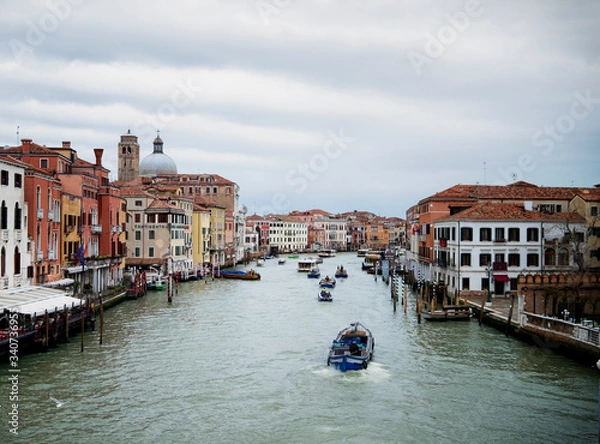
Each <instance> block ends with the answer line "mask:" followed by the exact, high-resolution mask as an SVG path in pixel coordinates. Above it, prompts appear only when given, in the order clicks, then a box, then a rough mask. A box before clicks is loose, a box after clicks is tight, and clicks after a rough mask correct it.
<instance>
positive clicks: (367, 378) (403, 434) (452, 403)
mask: <svg viewBox="0 0 600 444" xmlns="http://www.w3.org/2000/svg"><path fill="white" fill-rule="evenodd" d="M360 261H361V258H358V257H356V256H355V254H351V253H344V254H338V256H337V257H334V258H325V259H324V263H323V264H321V270H322V272H323V273H324V274H330V275H333V274H334V272H335V268H336V265H339V264H343V265H344V266H345V267H346V268H347V269H348V271H349V277H348V278H347V279H338V283H337V286H336V288H335V289H334V290H333V291H332V294H333V302H331V303H325V302H318V301H317V293H318V284H317V280H314V279H308V278H307V277H306V274H303V273H298V272H297V271H296V264H297V259H287V263H286V264H285V265H278V264H277V261H276V260H267V261H266V263H265V266H264V267H262V268H260V269H258V270H259V271H260V273H261V275H262V279H261V280H260V281H235V280H215V281H207V282H205V281H197V282H188V283H182V284H180V286H179V291H178V294H176V295H175V297H174V300H173V303H172V304H169V303H168V302H167V296H166V293H165V292H156V293H149V294H148V295H147V296H146V297H144V298H141V299H139V300H135V301H125V302H123V303H122V304H120V305H118V306H116V307H114V308H112V309H110V310H107V311H106V312H105V332H104V338H103V339H104V341H103V345H99V335H98V332H92V331H89V332H86V334H85V350H84V352H83V353H81V352H80V341H79V338H72V339H71V342H69V343H66V344H61V345H60V346H59V347H58V348H56V349H52V350H51V351H49V352H47V353H43V354H37V355H31V356H26V357H22V358H21V359H20V361H19V382H18V392H19V393H18V396H19V406H18V425H19V429H18V431H19V435H18V436H15V435H13V434H10V433H9V431H8V430H9V428H10V426H9V425H8V420H9V419H10V401H9V399H8V397H9V392H10V390H11V387H12V386H11V385H10V381H9V376H10V375H11V373H10V371H9V367H8V365H7V364H0V373H1V374H2V375H3V377H2V384H1V385H0V396H1V397H0V404H1V407H0V413H1V415H2V418H3V419H2V424H1V425H0V427H1V429H0V443H9V442H24V443H46V442H61V443H75V442H86V443H103V444H109V443H110V444H116V443H148V442H157V443H187V442H193V443H199V442H201V443H311V444H314V443H340V442H344V443H429V442H432V443H433V442H448V443H483V442H485V443H507V442H511V443H517V442H518V443H544V444H547V443H567V442H569V443H572V442H578V443H580V442H582V443H596V442H598V435H597V430H598V423H597V418H598V403H597V400H598V390H599V381H600V372H598V370H595V369H592V368H587V367H584V366H582V365H581V364H578V363H576V362H573V361H570V360H568V359H566V358H564V357H562V356H558V355H556V354H553V353H552V352H550V351H548V350H545V349H543V348H537V347H534V346H531V345H528V344H525V343H522V342H519V341H517V340H515V339H513V338H506V337H505V336H504V335H503V334H502V333H501V332H499V331H497V330H494V329H492V328H490V327H486V326H479V325H478V323H477V322H476V321H472V322H457V323H445V324H444V323H427V322H426V321H423V322H422V323H421V324H418V323H417V319H416V315H415V309H414V306H415V304H414V297H411V298H409V308H408V313H407V314H404V313H403V310H402V308H401V306H400V305H399V306H398V310H397V312H396V313H394V311H393V305H392V301H391V298H390V288H389V286H387V285H386V284H385V283H384V282H382V281H381V279H379V280H375V279H374V277H373V276H372V275H367V274H365V273H364V272H362V271H361V270H360ZM245 268H249V267H245ZM353 321H361V322H362V323H364V324H365V325H366V326H368V327H369V328H370V329H371V331H372V332H373V335H374V336H375V342H376V346H375V353H374V357H373V361H372V362H371V364H370V365H369V367H368V369H366V370H363V371H358V372H346V373H342V372H340V371H337V370H334V369H333V368H331V367H328V366H327V364H326V361H327V351H328V348H329V345H330V343H331V341H332V340H333V338H334V337H335V335H336V333H337V332H338V331H339V330H340V329H342V328H343V327H345V326H346V325H347V324H349V323H350V322H353ZM49 395H51V396H52V397H54V398H56V399H58V400H60V401H62V402H63V404H62V406H61V407H58V408H57V407H56V404H55V403H54V402H53V401H52V400H50V399H49V398H48V396H49Z"/></svg>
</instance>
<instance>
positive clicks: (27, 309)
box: [0, 286, 83, 316]
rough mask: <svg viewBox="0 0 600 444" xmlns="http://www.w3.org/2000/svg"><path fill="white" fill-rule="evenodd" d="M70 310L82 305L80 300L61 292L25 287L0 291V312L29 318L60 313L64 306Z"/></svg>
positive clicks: (45, 288) (53, 289)
mask: <svg viewBox="0 0 600 444" xmlns="http://www.w3.org/2000/svg"><path fill="white" fill-rule="evenodd" d="M65 305H66V306H67V307H68V308H72V307H73V306H75V307H79V306H81V305H83V301H82V300H81V299H77V298H73V297H71V296H68V294H67V293H66V292H64V291H63V290H58V289H55V288H47V287H37V286H27V287H17V288H11V289H8V290H2V291H0V312H4V311H9V312H17V313H20V314H23V315H29V316H42V315H44V313H45V312H46V310H48V313H54V312H55V311H61V310H63V309H64V306H65Z"/></svg>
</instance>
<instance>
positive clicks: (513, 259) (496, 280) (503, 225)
mask: <svg viewBox="0 0 600 444" xmlns="http://www.w3.org/2000/svg"><path fill="white" fill-rule="evenodd" d="M434 230H435V231H434V264H433V267H432V274H433V276H432V278H433V280H434V281H435V282H438V283H444V284H445V286H446V288H447V289H448V293H449V294H450V293H454V291H455V290H458V291H463V290H465V291H466V290H481V291H487V290H488V289H489V291H490V293H492V294H502V295H503V294H505V293H506V292H508V291H514V290H516V289H517V276H518V275H519V274H521V273H539V272H552V273H559V272H567V271H573V270H576V269H577V265H576V260H575V259H576V257H577V255H578V254H581V249H582V246H583V245H584V243H585V233H586V224H585V220H584V219H583V218H581V217H580V216H579V215H577V214H576V213H564V212H563V213H555V214H545V213H540V212H537V211H530V210H525V209H524V207H523V206H519V205H514V204H500V203H491V202H486V203H481V204H477V205H474V206H473V207H471V208H469V209H467V210H464V211H461V212H459V213H457V214H455V215H453V216H449V217H446V218H443V219H439V220H437V221H435V224H434Z"/></svg>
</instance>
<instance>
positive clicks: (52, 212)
mask: <svg viewBox="0 0 600 444" xmlns="http://www.w3.org/2000/svg"><path fill="white" fill-rule="evenodd" d="M48 220H51V221H53V220H54V211H50V210H49V211H48Z"/></svg>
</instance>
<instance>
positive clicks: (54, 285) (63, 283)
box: [44, 278, 75, 288]
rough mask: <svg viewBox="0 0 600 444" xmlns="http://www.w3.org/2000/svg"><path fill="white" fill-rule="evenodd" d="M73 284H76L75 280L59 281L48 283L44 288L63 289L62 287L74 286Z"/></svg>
mask: <svg viewBox="0 0 600 444" xmlns="http://www.w3.org/2000/svg"><path fill="white" fill-rule="evenodd" d="M73 283H75V279H69V278H66V279H61V280H59V281H54V282H47V283H45V284H44V287H50V288H62V287H68V286H69V285H73Z"/></svg>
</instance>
